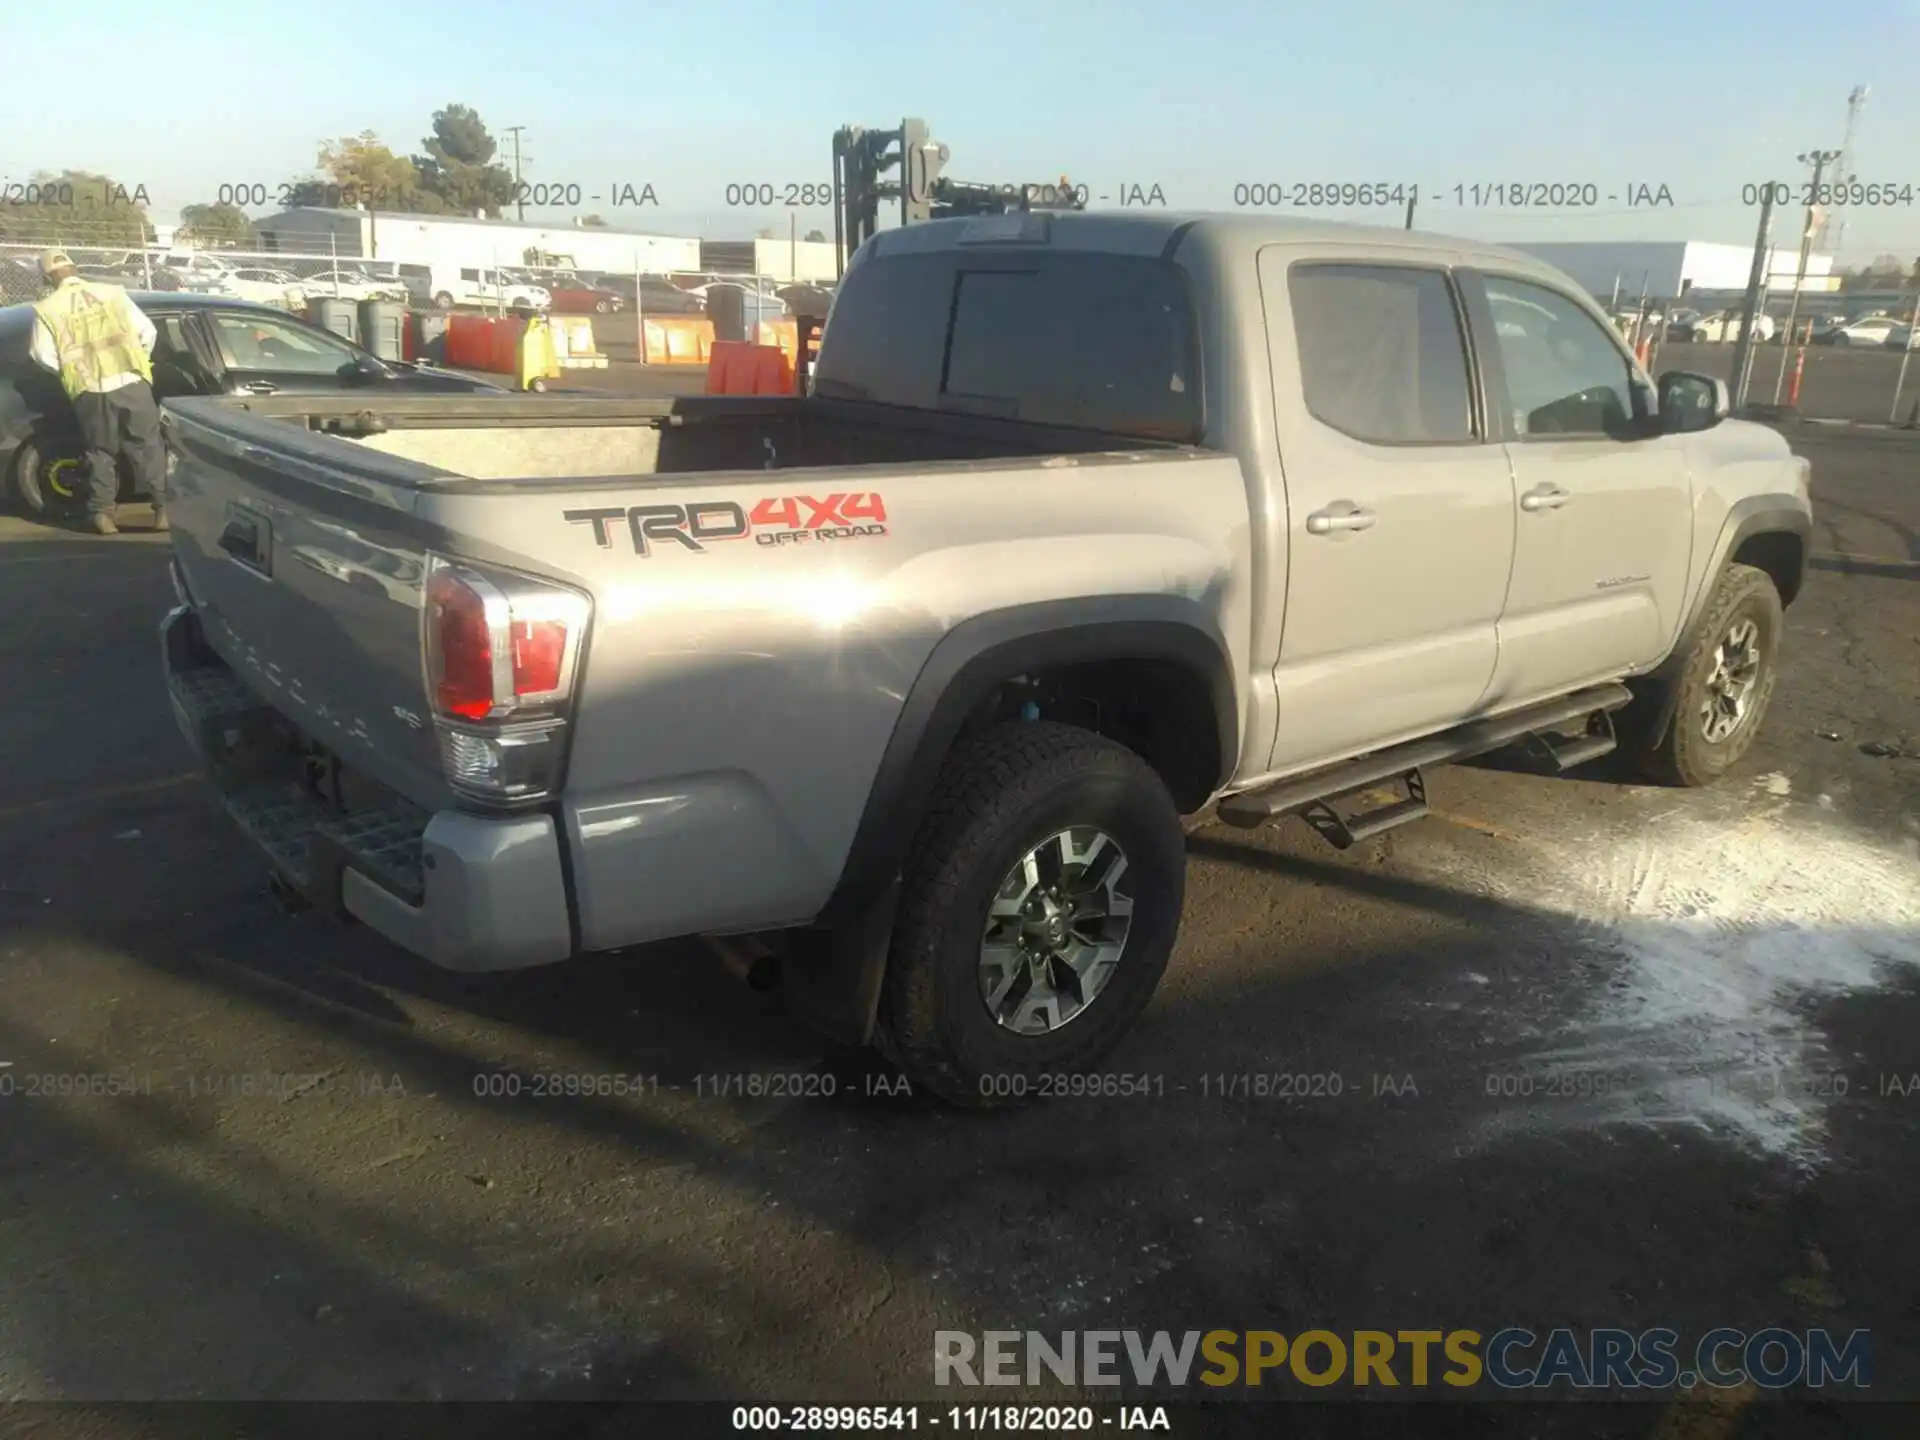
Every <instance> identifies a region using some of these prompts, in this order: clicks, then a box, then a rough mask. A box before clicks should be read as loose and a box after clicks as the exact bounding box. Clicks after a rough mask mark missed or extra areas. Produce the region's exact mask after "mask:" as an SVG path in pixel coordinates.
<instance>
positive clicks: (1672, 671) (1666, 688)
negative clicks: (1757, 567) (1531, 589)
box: [1643, 495, 1813, 745]
mask: <svg viewBox="0 0 1920 1440" xmlns="http://www.w3.org/2000/svg"><path fill="white" fill-rule="evenodd" d="M1761 535H1791V536H1793V537H1794V539H1796V540H1797V541H1799V551H1800V562H1799V569H1800V574H1799V576H1798V578H1797V581H1796V583H1795V585H1794V587H1793V592H1794V595H1795V596H1796V597H1797V596H1798V595H1799V593H1800V592H1801V590H1802V589H1803V588H1804V587H1805V584H1806V572H1807V562H1808V560H1809V559H1810V558H1811V553H1812V548H1813V517H1812V515H1811V514H1810V513H1809V511H1808V509H1807V507H1806V504H1805V503H1804V502H1803V501H1801V500H1799V499H1797V498H1796V497H1794V496H1791V495H1749V496H1747V497H1746V498H1745V499H1743V500H1738V501H1736V502H1734V504H1733V505H1732V507H1730V508H1729V510H1728V511H1727V518H1726V519H1725V520H1724V521H1722V522H1721V525H1720V535H1719V538H1718V539H1717V540H1715V541H1714V548H1713V555H1712V559H1711V560H1710V561H1709V562H1708V564H1707V568H1706V571H1705V572H1704V575H1703V578H1702V580H1701V582H1700V588H1699V590H1698V592H1697V593H1696V594H1695V595H1694V597H1693V600H1692V603H1691V604H1690V605H1689V606H1688V609H1687V618H1686V621H1685V623H1684V624H1683V625H1682V626H1681V627H1680V638H1679V641H1678V643H1676V644H1675V645H1674V647H1673V649H1672V650H1671V651H1670V652H1668V655H1667V658H1666V659H1665V660H1663V661H1662V662H1661V663H1660V664H1659V665H1658V666H1657V667H1656V668H1655V669H1654V670H1653V671H1652V672H1651V673H1650V674H1649V675H1648V676H1647V679H1646V681H1645V682H1643V683H1644V684H1646V685H1648V686H1649V687H1650V688H1651V689H1652V691H1653V692H1654V699H1655V707H1656V708H1655V709H1654V711H1653V714H1652V717H1651V721H1650V724H1649V726H1648V730H1647V743H1648V744H1650V745H1659V744H1661V743H1662V742H1664V741H1665V740H1666V738H1667V730H1668V727H1669V726H1671V725H1672V724H1673V716H1674V711H1675V709H1676V707H1677V706H1678V705H1679V703H1680V687H1679V684H1678V681H1679V679H1680V674H1681V672H1682V671H1683V670H1685V669H1686V667H1687V661H1688V660H1689V658H1690V657H1691V656H1692V654H1693V651H1694V647H1695V646H1696V645H1697V644H1698V643H1699V641H1700V638H1701V637H1700V625H1701V622H1702V620H1703V619H1704V618H1705V617H1706V613H1707V609H1708V607H1709V606H1710V605H1711V604H1712V603H1713V595H1714V592H1715V591H1716V590H1718V589H1719V588H1720V582H1721V580H1722V579H1723V578H1725V576H1726V573H1727V568H1728V566H1730V565H1732V564H1733V557H1734V555H1735V554H1736V553H1737V552H1738V551H1739V549H1740V547H1741V546H1742V545H1744V544H1746V543H1747V541H1749V540H1752V539H1754V538H1755V537H1757V536H1761ZM1785 598H1786V597H1784V596H1783V597H1782V602H1783V604H1784V602H1785Z"/></svg>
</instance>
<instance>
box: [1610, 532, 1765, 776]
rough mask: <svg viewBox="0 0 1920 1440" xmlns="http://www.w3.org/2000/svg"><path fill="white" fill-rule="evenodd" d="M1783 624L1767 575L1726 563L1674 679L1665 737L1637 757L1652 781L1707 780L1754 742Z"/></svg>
mask: <svg viewBox="0 0 1920 1440" xmlns="http://www.w3.org/2000/svg"><path fill="white" fill-rule="evenodd" d="M1784 623H1785V614H1784V611H1783V610H1782V608H1781V605H1780V592H1779V591H1778V590H1776V589H1774V587H1773V580H1772V578H1771V577H1769V576H1768V575H1767V573H1766V572H1765V571H1763V570H1756V569H1755V568H1754V567H1752V566H1751V565H1729V566H1728V567H1727V570H1726V573H1725V574H1724V575H1722V576H1721V577H1720V583H1719V584H1718V585H1717V586H1715V587H1714V592H1713V598H1712V599H1711V600H1709V601H1708V602H1707V613H1706V615H1705V616H1704V617H1703V618H1702V620H1701V625H1700V632H1699V633H1700V639H1699V640H1698V641H1697V642H1696V643H1695V645H1694V648H1693V653H1692V654H1691V655H1689V656H1688V657H1687V661H1686V668H1685V669H1683V670H1682V671H1681V672H1680V676H1679V678H1678V679H1677V680H1675V681H1674V684H1675V686H1676V687H1677V689H1678V697H1677V701H1676V703H1675V706H1674V711H1673V720H1672V722H1671V723H1670V724H1669V725H1668V726H1667V733H1666V737H1665V738H1664V739H1663V740H1662V741H1661V742H1660V744H1659V745H1658V746H1657V747H1654V748H1652V749H1649V750H1643V751H1642V752H1641V754H1640V755H1639V757H1638V758H1639V761H1640V764H1641V768H1642V769H1643V770H1644V771H1645V772H1646V773H1647V774H1648V775H1649V776H1650V777H1651V778H1653V779H1656V780H1661V781H1664V782H1666V783H1667V784H1670V785H1687V786H1698V785H1710V784H1712V783H1713V782H1714V781H1715V780H1718V779H1719V778H1720V777H1721V776H1722V775H1724V774H1725V773H1726V772H1727V771H1728V770H1729V769H1730V768H1731V767H1732V766H1733V765H1734V764H1735V763H1736V762H1738V761H1739V760H1740V758H1741V757H1742V756H1744V755H1745V754H1746V753H1747V751H1748V750H1750V749H1751V748H1752V747H1753V742H1754V740H1755V738H1756V737H1757V736H1758V735H1759V733H1760V726H1761V723H1762V722H1763V721H1764V720H1765V719H1766V714H1767V707H1768V705H1769V704H1771V703H1772V700H1773V686H1774V681H1775V678H1776V676H1777V674H1778V670H1777V667H1776V665H1775V663H1774V661H1775V657H1776V656H1777V655H1778V654H1779V650H1780V633H1781V630H1782V629H1783V628H1784Z"/></svg>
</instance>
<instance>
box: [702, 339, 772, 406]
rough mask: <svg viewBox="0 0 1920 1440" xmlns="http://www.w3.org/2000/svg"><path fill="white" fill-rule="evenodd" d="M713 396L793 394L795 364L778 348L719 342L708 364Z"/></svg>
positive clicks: (709, 392)
mask: <svg viewBox="0 0 1920 1440" xmlns="http://www.w3.org/2000/svg"><path fill="white" fill-rule="evenodd" d="M707 394H709V395H791V394H793V363H792V362H791V361H790V360H788V359H787V357H786V355H785V353H784V352H782V351H781V350H780V349H779V347H778V346H774V345H749V344H747V343H746V342H745V341H744V340H716V341H714V342H713V358H712V359H711V360H709V361H708V362H707Z"/></svg>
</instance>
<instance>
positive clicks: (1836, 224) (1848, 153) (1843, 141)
mask: <svg viewBox="0 0 1920 1440" xmlns="http://www.w3.org/2000/svg"><path fill="white" fill-rule="evenodd" d="M1871 93H1872V87H1871V86H1868V85H1856V86H1854V87H1853V92H1852V93H1851V94H1850V95H1848V96H1847V128H1846V133H1844V134H1843V135H1842V136H1841V137H1840V163H1839V164H1838V165H1836V166H1835V167H1834V172H1833V178H1834V180H1835V182H1836V183H1837V184H1841V185H1849V184H1851V183H1852V182H1853V181H1854V180H1855V179H1856V178H1857V177H1856V176H1855V174H1854V170H1853V137H1854V132H1855V131H1856V130H1857V129H1858V128H1859V125H1860V111H1861V110H1862V108H1864V107H1865V105H1866V103H1867V96H1868V95H1869V94H1871ZM1846 233H1847V216H1846V211H1845V210H1844V209H1843V208H1842V207H1841V206H1838V205H1832V206H1829V207H1828V208H1827V214H1826V217H1825V218H1824V219H1823V220H1822V221H1821V222H1820V233H1819V234H1818V235H1816V236H1814V238H1813V243H1814V244H1815V245H1817V246H1819V247H1820V248H1821V249H1824V250H1828V251H1837V250H1838V249H1839V248H1840V242H1841V239H1842V237H1843V236H1845V235H1846Z"/></svg>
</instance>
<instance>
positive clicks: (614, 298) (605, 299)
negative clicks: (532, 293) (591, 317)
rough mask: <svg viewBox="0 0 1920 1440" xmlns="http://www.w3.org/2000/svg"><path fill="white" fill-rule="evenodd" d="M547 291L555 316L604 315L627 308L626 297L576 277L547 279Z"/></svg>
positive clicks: (607, 287) (567, 276)
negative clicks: (550, 297)
mask: <svg viewBox="0 0 1920 1440" xmlns="http://www.w3.org/2000/svg"><path fill="white" fill-rule="evenodd" d="M546 288H547V291H548V293H549V294H550V295H552V297H553V310H554V312H555V313H556V314H563V315H583V314H595V315H606V314H610V313H614V312H618V311H621V310H624V309H626V308H627V297H626V296H625V295H622V294H621V293H620V292H619V291H618V290H615V289H613V288H612V287H610V286H607V285H596V284H594V283H592V282H590V281H588V280H584V279H582V278H581V277H580V276H578V275H565V276H552V277H549V278H548V283H547V287H546Z"/></svg>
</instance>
